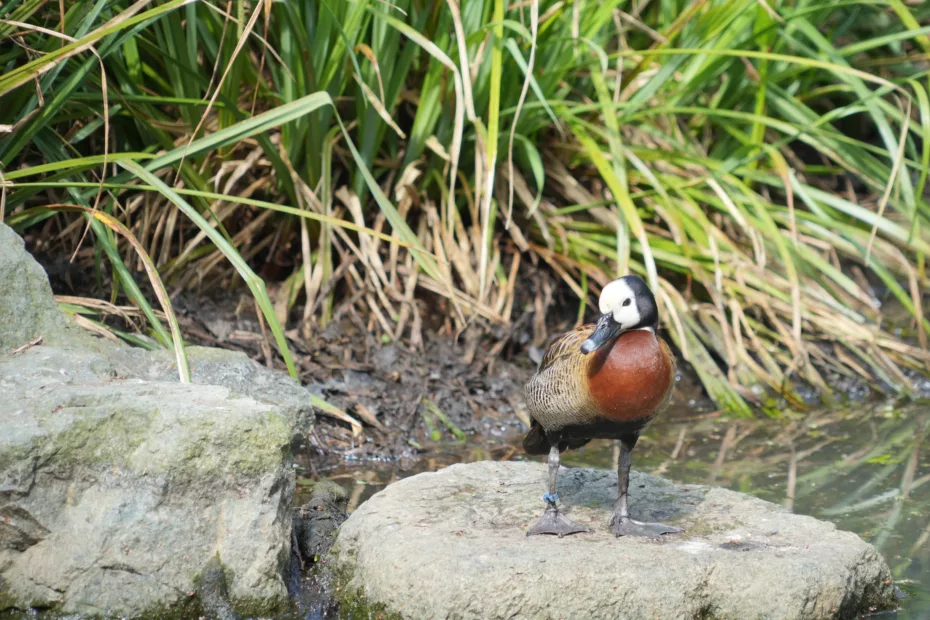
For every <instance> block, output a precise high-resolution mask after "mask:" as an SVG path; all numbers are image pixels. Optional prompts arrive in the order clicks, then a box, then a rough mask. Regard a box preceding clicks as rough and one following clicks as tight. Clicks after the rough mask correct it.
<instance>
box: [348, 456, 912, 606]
mask: <svg viewBox="0 0 930 620" xmlns="http://www.w3.org/2000/svg"><path fill="white" fill-rule="evenodd" d="M545 480H546V467H545V466H543V465H541V464H536V463H497V462H482V463H472V464H462V465H453V466H452V467H449V468H447V469H444V470H441V471H439V472H436V473H427V474H420V475H417V476H413V477H411V478H407V479H405V480H401V481H399V482H396V483H394V484H392V485H390V486H389V487H387V488H386V489H384V490H383V491H381V492H380V493H378V494H376V495H375V496H374V497H372V498H371V499H370V500H368V501H367V502H365V503H364V504H362V505H361V506H360V507H359V508H358V510H356V511H355V512H354V513H353V514H352V516H351V517H349V519H348V521H346V522H345V523H344V524H343V526H342V528H341V530H340V532H339V536H338V538H337V540H336V544H335V546H334V547H333V549H332V551H331V554H332V555H331V558H330V561H331V562H332V563H333V564H334V570H335V572H336V574H337V575H339V576H340V581H341V583H340V585H341V590H340V591H341V594H340V602H341V603H342V606H343V610H344V611H345V612H347V613H362V614H364V613H366V612H373V611H374V612H382V613H385V614H388V615H390V614H395V615H396V616H399V617H402V618H513V619H518V618H591V619H599V618H611V619H623V618H629V619H636V620H639V619H641V618H662V619H663V620H665V619H678V618H688V619H691V618H694V619H697V618H702V619H706V618H726V619H739V620H750V619H756V618H758V619H763V618H765V619H773V620H774V619H779V620H787V619H802V618H803V619H809V618H810V619H813V618H854V617H855V616H856V614H857V613H858V612H860V611H865V610H867V609H868V608H869V607H878V608H885V607H888V606H891V605H893V595H894V592H893V588H894V586H893V585H892V579H891V574H890V572H889V569H888V566H887V565H886V564H885V562H884V561H883V559H882V558H881V556H880V555H879V554H878V552H877V551H876V550H875V549H874V548H873V547H872V546H871V545H869V544H866V543H865V542H863V541H862V540H861V539H860V538H859V537H858V536H856V535H855V534H852V533H849V532H843V531H839V530H837V529H836V528H835V526H834V525H832V524H830V523H826V522H823V521H819V520H817V519H814V518H811V517H805V516H799V515H794V514H791V513H789V512H787V511H786V510H785V509H783V508H781V507H779V506H776V505H774V504H771V503H769V502H765V501H762V500H759V499H756V498H753V497H750V496H748V495H743V494H741V493H735V492H732V491H728V490H725V489H721V488H714V487H705V486H693V485H688V486H686V487H683V486H676V485H673V484H671V483H669V482H667V481H665V480H662V479H660V478H656V477H653V476H649V475H645V474H641V473H638V472H634V473H633V474H632V477H631V500H630V502H631V506H630V508H631V512H632V514H633V516H634V517H637V518H641V519H646V520H661V521H662V522H664V523H669V524H673V525H678V526H679V527H683V528H684V529H685V533H684V534H680V535H673V536H668V537H666V538H664V539H663V540H661V541H651V540H645V539H632V538H614V537H613V535H612V534H611V533H610V531H609V530H608V527H607V520H608V518H609V516H610V514H611V511H612V509H613V502H614V499H615V497H616V485H617V476H616V474H615V473H613V472H609V471H601V470H590V469H564V468H563V470H562V471H561V473H560V475H559V496H560V498H561V501H562V502H564V505H565V506H566V507H567V510H568V516H569V517H570V518H571V519H572V520H574V521H576V522H578V523H580V524H582V525H586V526H588V527H590V528H592V529H593V532H591V533H589V534H576V535H573V536H568V537H565V538H557V537H548V536H535V537H527V536H526V535H525V532H526V531H527V529H529V527H530V526H531V525H532V524H533V523H534V522H535V520H536V519H537V518H538V517H539V516H540V515H541V513H542V510H543V508H544V504H543V502H542V500H541V499H540V496H541V495H542V493H543V492H544V491H545Z"/></svg>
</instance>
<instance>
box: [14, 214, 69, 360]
mask: <svg viewBox="0 0 930 620" xmlns="http://www.w3.org/2000/svg"><path fill="white" fill-rule="evenodd" d="M24 245H25V244H24V243H23V240H22V239H21V238H20V237H19V235H17V234H16V233H15V232H13V229H11V228H10V227H9V226H7V225H6V224H4V223H2V222H0V354H3V353H6V352H7V351H9V350H12V349H14V348H16V347H19V346H22V345H23V344H26V343H27V342H31V341H32V340H34V339H35V338H38V337H39V336H41V337H42V338H43V339H44V340H46V341H47V342H60V341H62V340H64V339H65V338H66V336H65V334H66V323H65V319H64V316H63V315H62V313H61V310H59V309H58V305H57V304H56V303H55V298H54V297H53V296H52V288H51V286H49V283H48V276H47V275H45V271H43V270H42V267H41V266H40V265H39V263H37V262H36V261H35V259H34V258H32V256H30V255H29V253H28V252H26V250H25V249H24Z"/></svg>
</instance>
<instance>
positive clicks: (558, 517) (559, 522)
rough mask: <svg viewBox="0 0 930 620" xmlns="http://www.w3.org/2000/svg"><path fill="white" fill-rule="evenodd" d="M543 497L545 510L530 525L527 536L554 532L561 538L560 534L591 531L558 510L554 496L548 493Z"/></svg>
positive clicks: (566, 534)
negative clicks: (534, 523) (551, 496)
mask: <svg viewBox="0 0 930 620" xmlns="http://www.w3.org/2000/svg"><path fill="white" fill-rule="evenodd" d="M544 499H545V500H546V512H544V513H543V516H542V518H541V519H540V520H539V521H537V522H536V525H534V526H533V527H531V528H530V530H529V531H528V532H527V533H526V535H527V536H534V535H536V534H554V535H556V536H558V537H559V538H561V537H562V536H568V535H570V534H580V533H582V532H590V531H591V530H590V529H588V528H586V527H582V526H580V525H578V524H577V523H575V522H574V521H571V520H570V519H568V518H566V517H565V515H563V514H562V513H561V512H559V509H558V508H557V507H556V505H555V501H554V499H555V498H550V496H549V494H548V493H547V494H546V496H545V497H544Z"/></svg>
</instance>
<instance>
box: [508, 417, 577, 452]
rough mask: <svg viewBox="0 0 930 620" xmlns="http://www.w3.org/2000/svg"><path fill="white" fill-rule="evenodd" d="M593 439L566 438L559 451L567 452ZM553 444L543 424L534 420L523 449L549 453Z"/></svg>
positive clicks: (524, 439)
mask: <svg viewBox="0 0 930 620" xmlns="http://www.w3.org/2000/svg"><path fill="white" fill-rule="evenodd" d="M589 441H591V440H590V439H566V440H564V441H560V442H559V452H565V451H566V450H575V449H577V448H580V447H581V446H583V445H585V444H586V443H588V442H589ZM551 445H552V444H551V443H550V441H549V436H548V435H546V430H545V429H544V428H543V427H542V425H541V424H540V423H539V422H537V421H536V420H533V424H532V426H530V431H529V432H528V433H527V434H526V437H524V438H523V450H524V451H525V452H526V453H527V454H549V448H550V446H551Z"/></svg>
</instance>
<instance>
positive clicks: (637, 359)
mask: <svg viewBox="0 0 930 620" xmlns="http://www.w3.org/2000/svg"><path fill="white" fill-rule="evenodd" d="M674 371H675V358H674V356H673V355H672V353H671V351H670V350H669V348H668V345H667V344H665V342H663V341H662V340H661V339H660V338H659V337H658V336H656V334H654V333H652V332H651V331H647V330H634V331H629V332H626V333H624V334H621V335H620V336H619V337H618V338H617V339H616V340H615V341H614V342H613V344H612V345H609V346H606V347H603V348H602V349H600V350H598V351H596V352H595V353H594V354H593V355H592V359H591V361H590V363H589V365H588V386H589V389H590V393H591V398H592V400H593V401H594V404H595V405H596V407H597V408H598V410H599V413H600V414H601V416H603V417H605V418H608V419H611V420H616V421H630V420H638V419H641V418H647V417H649V416H651V415H652V414H653V413H655V412H656V410H657V409H658V408H659V407H661V406H662V405H663V404H664V403H665V402H666V400H667V397H668V395H669V393H670V392H671V390H672V387H673V386H674V382H675V372H674Z"/></svg>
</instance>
